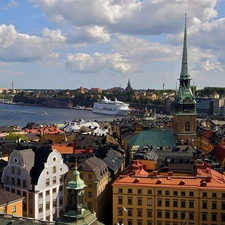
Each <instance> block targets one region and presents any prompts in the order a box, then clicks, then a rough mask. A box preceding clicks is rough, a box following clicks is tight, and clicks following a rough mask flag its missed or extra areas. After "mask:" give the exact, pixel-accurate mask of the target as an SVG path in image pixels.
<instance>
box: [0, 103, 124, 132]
mask: <svg viewBox="0 0 225 225" xmlns="http://www.w3.org/2000/svg"><path fill="white" fill-rule="evenodd" d="M121 118H122V116H113V115H102V114H95V113H93V112H92V111H88V110H77V109H73V108H71V109H70V108H68V109H67V108H48V107H39V106H26V105H14V104H0V126H11V125H18V126H20V127H21V128H23V127H24V126H26V124H27V123H29V122H34V123H37V124H62V123H64V122H65V121H71V120H74V119H83V120H85V121H95V120H96V121H113V120H116V119H121Z"/></svg>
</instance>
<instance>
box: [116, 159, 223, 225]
mask: <svg viewBox="0 0 225 225" xmlns="http://www.w3.org/2000/svg"><path fill="white" fill-rule="evenodd" d="M145 167H146V166H145V165H144V164H141V163H140V162H139V161H138V160H134V161H133V165H132V170H131V172H130V173H126V174H123V175H121V176H120V177H119V178H118V179H117V180H116V181H115V182H114V183H113V185H112V186H113V225H117V224H118V223H119V224H124V225H178V224H188V225H196V224H198V225H216V224H220V225H225V200H224V198H225V176H224V175H223V174H221V173H219V172H217V171H215V170H213V169H212V168H211V165H210V164H207V163H205V162H203V161H201V160H199V161H198V163H197V164H196V167H194V168H193V171H192V173H186V172H185V173H176V172H173V171H168V172H158V171H152V172H147V171H146V169H145Z"/></svg>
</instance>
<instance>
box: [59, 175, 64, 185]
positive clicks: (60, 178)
mask: <svg viewBox="0 0 225 225" xmlns="http://www.w3.org/2000/svg"><path fill="white" fill-rule="evenodd" d="M63 181H64V180H63V175H60V176H59V182H60V183H62V182H63Z"/></svg>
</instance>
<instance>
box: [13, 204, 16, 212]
mask: <svg viewBox="0 0 225 225" xmlns="http://www.w3.org/2000/svg"><path fill="white" fill-rule="evenodd" d="M15 212H16V206H15V205H14V206H12V213H15Z"/></svg>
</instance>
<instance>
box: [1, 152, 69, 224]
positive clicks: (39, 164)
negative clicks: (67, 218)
mask: <svg viewBox="0 0 225 225" xmlns="http://www.w3.org/2000/svg"><path fill="white" fill-rule="evenodd" d="M67 171H68V167H67V166H66V164H64V163H63V159H62V156H61V154H60V153H59V152H58V151H56V150H51V149H43V148H41V149H38V150H33V149H25V150H20V151H19V150H14V151H13V153H12V154H11V155H10V158H9V162H8V165H7V166H6V168H5V169H4V171H3V175H2V183H3V184H4V189H5V190H6V191H9V192H12V193H16V194H19V195H21V196H24V200H23V216H25V217H32V218H35V219H40V220H49V221H53V220H54V219H55V218H57V217H59V215H60V212H61V211H62V210H63V208H64V175H65V173H67Z"/></svg>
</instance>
